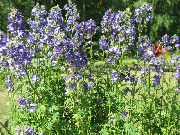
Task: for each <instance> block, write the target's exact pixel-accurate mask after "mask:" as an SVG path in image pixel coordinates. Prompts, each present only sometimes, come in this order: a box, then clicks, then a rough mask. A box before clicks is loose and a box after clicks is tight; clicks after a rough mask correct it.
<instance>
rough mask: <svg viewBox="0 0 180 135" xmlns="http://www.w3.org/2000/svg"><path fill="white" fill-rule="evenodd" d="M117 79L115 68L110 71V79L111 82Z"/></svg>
mask: <svg viewBox="0 0 180 135" xmlns="http://www.w3.org/2000/svg"><path fill="white" fill-rule="evenodd" d="M118 79H119V75H118V72H117V71H116V70H113V71H112V73H111V80H112V81H113V82H117V81H118Z"/></svg>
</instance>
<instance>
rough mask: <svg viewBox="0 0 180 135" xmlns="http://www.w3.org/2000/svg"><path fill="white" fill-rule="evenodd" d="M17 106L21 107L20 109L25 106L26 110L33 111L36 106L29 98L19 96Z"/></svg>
mask: <svg viewBox="0 0 180 135" xmlns="http://www.w3.org/2000/svg"><path fill="white" fill-rule="evenodd" d="M17 102H18V104H19V106H20V107H21V108H22V109H25V108H27V107H28V108H29V109H28V111H29V112H34V111H35V108H36V105H35V104H33V103H31V101H30V100H29V99H26V98H19V99H18V100H17Z"/></svg>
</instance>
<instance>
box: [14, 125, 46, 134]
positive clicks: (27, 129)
mask: <svg viewBox="0 0 180 135" xmlns="http://www.w3.org/2000/svg"><path fill="white" fill-rule="evenodd" d="M16 134H17V135H22V134H23V135H36V134H37V132H36V131H35V130H34V129H33V128H31V127H30V126H22V127H17V128H16ZM38 135H43V134H42V133H39V134H38Z"/></svg>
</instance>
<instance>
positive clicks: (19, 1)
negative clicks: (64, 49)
mask: <svg viewBox="0 0 180 135" xmlns="http://www.w3.org/2000/svg"><path fill="white" fill-rule="evenodd" d="M72 1H73V2H75V3H76V4H77V8H78V11H79V13H80V16H81V20H82V21H85V20H88V19H94V20H95V21H96V22H97V24H100V21H101V19H102V16H103V15H104V12H105V11H106V10H108V9H109V8H112V9H113V10H114V11H118V10H121V11H123V10H125V9H126V8H130V9H131V10H133V9H135V8H138V7H140V6H141V5H142V4H143V3H144V2H149V3H152V4H153V5H154V13H153V17H154V20H153V22H152V24H151V26H150V27H149V30H148V31H149V33H148V35H149V36H150V38H151V40H152V41H157V39H160V38H161V37H162V36H163V35H165V34H168V35H170V36H172V35H173V34H177V35H180V19H179V18H180V10H179V9H180V0H72ZM67 2H68V0H0V29H1V30H3V31H6V27H7V16H8V12H9V10H10V8H11V7H15V8H17V9H18V10H19V11H21V12H22V13H23V15H24V17H25V18H24V19H25V20H27V19H28V18H29V17H30V16H31V10H32V8H33V6H34V5H35V4H36V3H40V4H42V5H45V6H46V8H47V10H50V9H51V7H53V6H56V5H59V6H60V7H61V8H63V6H64V5H65V4H66V3H67Z"/></svg>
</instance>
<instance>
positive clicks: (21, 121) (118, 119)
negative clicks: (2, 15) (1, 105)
mask: <svg viewBox="0 0 180 135" xmlns="http://www.w3.org/2000/svg"><path fill="white" fill-rule="evenodd" d="M62 10H64V11H65V13H66V14H65V16H63V15H62ZM31 14H32V18H30V19H28V21H27V24H28V29H27V28H26V27H25V24H24V23H23V16H22V14H21V13H20V12H18V10H16V9H12V11H11V12H10V13H9V16H8V21H9V24H8V26H7V28H8V30H7V32H2V31H0V68H1V70H2V71H4V72H5V73H6V75H7V76H6V80H5V81H6V85H7V87H6V88H7V90H8V92H9V95H10V97H11V99H12V100H11V101H12V105H11V108H12V112H11V113H12V119H11V124H12V131H11V132H12V134H17V135H20V134H28V135H36V134H37V135H38V134H39V135H51V134H53V135H54V134H57V135H60V134H65V135H66V134H67V135H71V134H75V135H78V134H80V135H81V134H88V135H89V134H102V135H104V134H115V135H119V134H132V135H136V134H179V131H178V129H179V128H180V125H179V121H178V114H179V111H180V110H179V104H178V102H179V93H180V73H179V71H180V70H179V64H180V63H179V59H180V56H178V55H175V52H174V50H176V52H178V51H179V37H178V36H177V35H174V36H172V37H169V36H168V35H165V36H164V37H162V40H159V42H158V43H155V44H154V43H152V42H151V41H150V38H149V37H148V36H147V35H144V34H143V33H144V32H143V31H145V29H147V26H149V25H150V23H151V21H152V6H151V5H150V4H144V5H142V7H140V8H138V9H135V10H134V11H130V10H129V9H126V10H125V11H124V12H122V11H119V12H117V13H115V12H113V11H112V10H111V9H109V10H107V11H106V12H105V15H104V16H103V18H102V21H101V24H100V26H97V25H96V23H95V21H94V20H92V19H90V20H87V21H85V22H80V17H79V13H78V11H77V8H76V5H75V4H73V3H72V2H71V1H69V3H68V4H66V5H65V6H64V9H60V8H59V6H55V7H52V9H51V10H50V11H46V10H45V7H44V6H43V5H39V4H37V5H36V6H35V7H34V8H33V9H32V13H31ZM97 32H99V33H100V37H99V40H98V41H96V40H94V38H93V37H94V36H95V35H96V33H97ZM96 44H98V46H99V50H98V51H95V50H94V45H96ZM96 52H99V54H98V59H99V61H97V60H95V58H94V57H93V56H95V53H96ZM129 54H133V56H134V58H135V61H134V63H127V62H126V61H127V57H128V56H129ZM167 68H170V69H172V70H173V71H172V72H167ZM168 75H169V79H167V78H168Z"/></svg>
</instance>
